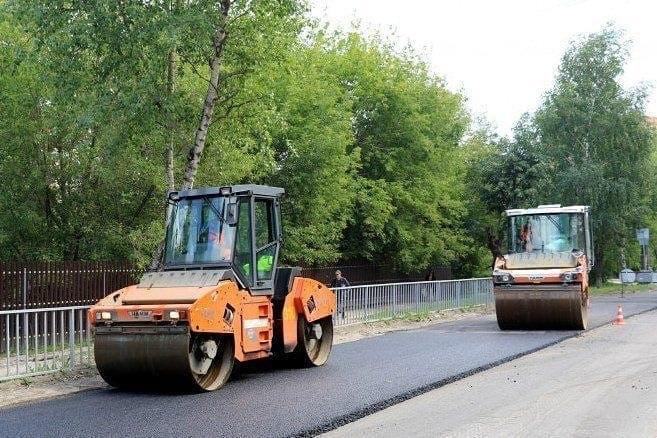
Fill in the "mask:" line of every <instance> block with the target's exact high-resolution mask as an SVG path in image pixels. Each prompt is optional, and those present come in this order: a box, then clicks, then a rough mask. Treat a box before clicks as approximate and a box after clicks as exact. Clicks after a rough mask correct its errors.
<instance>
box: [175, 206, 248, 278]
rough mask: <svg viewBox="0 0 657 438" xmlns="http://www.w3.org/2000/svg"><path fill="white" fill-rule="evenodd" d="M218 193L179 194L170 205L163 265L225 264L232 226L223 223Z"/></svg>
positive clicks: (231, 236)
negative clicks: (194, 195) (205, 194)
mask: <svg viewBox="0 0 657 438" xmlns="http://www.w3.org/2000/svg"><path fill="white" fill-rule="evenodd" d="M224 207H225V199H224V198H222V197H217V196H215V197H208V196H203V197H196V198H182V199H179V200H177V201H175V202H174V203H173V205H172V206H171V215H170V218H169V227H168V230H167V238H166V243H165V245H166V246H165V258H164V262H165V265H166V266H191V265H199V264H204V265H206V264H217V265H224V264H229V263H230V261H231V259H232V255H233V251H232V248H233V243H234V238H235V230H234V228H233V227H229V226H224V223H225V221H224Z"/></svg>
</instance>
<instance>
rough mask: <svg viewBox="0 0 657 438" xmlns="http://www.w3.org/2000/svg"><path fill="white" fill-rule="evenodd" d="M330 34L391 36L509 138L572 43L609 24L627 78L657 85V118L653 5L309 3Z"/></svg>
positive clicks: (584, 0) (606, 0) (484, 0)
mask: <svg viewBox="0 0 657 438" xmlns="http://www.w3.org/2000/svg"><path fill="white" fill-rule="evenodd" d="M311 6H312V14H313V15H314V16H315V17H317V18H319V19H322V20H323V21H326V22H328V23H329V25H330V26H331V27H334V28H338V29H343V30H349V29H351V28H352V23H354V22H357V23H359V26H360V29H361V30H363V31H364V32H366V33H373V32H381V33H384V34H385V33H392V32H393V31H394V34H395V35H396V36H397V37H398V38H399V39H400V46H403V45H405V44H407V43H410V44H411V45H412V46H413V47H415V48H416V49H418V50H419V51H420V52H421V53H423V54H424V55H425V59H426V60H427V61H428V62H429V65H430V66H431V70H432V71H433V72H434V73H435V74H437V75H439V76H441V77H443V78H444V79H445V80H446V82H447V85H448V87H449V88H450V89H451V90H454V91H459V92H461V93H463V94H464V95H465V96H466V97H467V100H468V107H469V110H470V111H471V113H472V114H473V115H474V116H475V117H480V116H483V117H484V118H485V119H486V120H487V121H488V122H490V123H491V125H492V126H493V127H494V128H495V129H496V130H497V132H498V133H499V134H501V135H509V134H510V133H511V131H512V128H513V126H514V124H515V123H516V121H517V120H518V119H519V118H520V116H521V115H522V114H523V113H525V112H531V111H533V110H535V109H536V108H537V107H538V105H539V104H540V102H541V99H542V96H543V95H544V93H545V92H546V91H548V90H549V89H550V88H551V86H552V84H553V82H554V77H555V74H556V72H557V68H558V66H559V62H560V59H561V56H562V55H563V53H564V51H565V50H566V48H567V47H568V44H569V42H571V41H572V40H573V39H574V38H576V37H577V36H579V35H582V34H587V33H591V32H597V31H599V30H600V29H602V27H603V26H604V25H605V24H606V23H608V22H612V23H614V24H615V26H616V27H617V28H619V29H621V30H623V31H624V32H625V37H626V38H627V39H629V40H630V41H631V48H630V57H629V60H628V63H627V65H626V68H625V74H624V75H623V77H622V78H621V80H622V82H623V84H624V85H625V86H628V87H629V86H634V85H637V84H639V83H648V84H650V85H651V87H652V88H651V90H650V96H649V100H648V104H647V107H646V113H647V114H648V115H652V116H657V2H655V1H653V0H641V1H640V0H540V1H538V0H498V1H491V0H459V1H456V0H453V1H440V0H435V1H432V0H405V1H400V0H311Z"/></svg>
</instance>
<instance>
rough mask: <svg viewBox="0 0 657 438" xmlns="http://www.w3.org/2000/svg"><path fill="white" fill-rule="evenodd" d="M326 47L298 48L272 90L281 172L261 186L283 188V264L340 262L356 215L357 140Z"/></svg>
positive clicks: (349, 111) (275, 137) (268, 177)
mask: <svg viewBox="0 0 657 438" xmlns="http://www.w3.org/2000/svg"><path fill="white" fill-rule="evenodd" d="M331 61H332V57H331V56H329V55H328V54H327V53H326V52H325V51H324V50H323V48H322V47H321V46H319V45H314V46H311V47H305V46H303V45H300V46H299V47H298V48H297V49H296V50H295V51H293V52H292V53H291V54H290V57H289V59H288V61H287V62H286V64H285V69H284V71H282V72H281V75H280V76H278V77H277V78H276V81H275V82H276V83H275V85H274V86H273V91H274V93H275V97H274V99H275V101H276V102H277V103H278V108H277V114H279V117H280V118H281V120H282V123H281V125H280V129H278V130H277V131H274V132H273V134H272V135H273V139H272V140H273V141H272V146H273V149H274V151H275V159H276V169H275V171H274V172H273V173H272V174H271V175H270V176H267V177H265V179H264V181H266V182H268V183H271V184H274V185H279V186H281V187H284V188H285V191H286V195H285V198H284V200H283V213H284V218H283V222H284V224H285V230H286V231H285V245H284V250H283V255H284V258H285V260H286V261H288V262H291V263H300V264H304V265H309V264H322V263H331V262H334V261H336V260H338V259H339V258H340V257H341V252H340V250H341V248H340V246H341V243H342V236H343V232H344V229H345V227H346V225H347V221H348V219H349V218H350V217H351V211H352V208H353V202H354V198H355V192H354V189H355V187H354V179H353V178H354V173H355V168H356V165H357V163H358V159H359V157H358V154H357V152H353V151H352V153H351V154H348V153H347V148H348V147H349V146H350V145H351V144H352V143H353V133H352V129H351V119H352V112H351V101H350V99H349V98H348V96H347V95H346V93H345V92H344V89H343V88H342V87H341V85H340V82H339V78H338V77H336V75H335V74H333V73H332V72H331V69H330V63H331Z"/></svg>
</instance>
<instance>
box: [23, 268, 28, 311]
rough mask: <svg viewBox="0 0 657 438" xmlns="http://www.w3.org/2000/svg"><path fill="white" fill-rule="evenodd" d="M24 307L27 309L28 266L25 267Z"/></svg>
mask: <svg viewBox="0 0 657 438" xmlns="http://www.w3.org/2000/svg"><path fill="white" fill-rule="evenodd" d="M23 309H27V268H23Z"/></svg>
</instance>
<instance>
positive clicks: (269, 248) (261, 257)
mask: <svg viewBox="0 0 657 438" xmlns="http://www.w3.org/2000/svg"><path fill="white" fill-rule="evenodd" d="M276 234H277V233H276V221H275V214H274V201H273V200H272V199H259V198H256V200H255V238H256V266H257V269H256V280H257V281H258V282H267V281H271V280H272V277H273V273H274V263H275V261H276V260H275V258H276V249H277V245H278V238H277V235H276ZM261 284H262V283H261Z"/></svg>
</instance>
